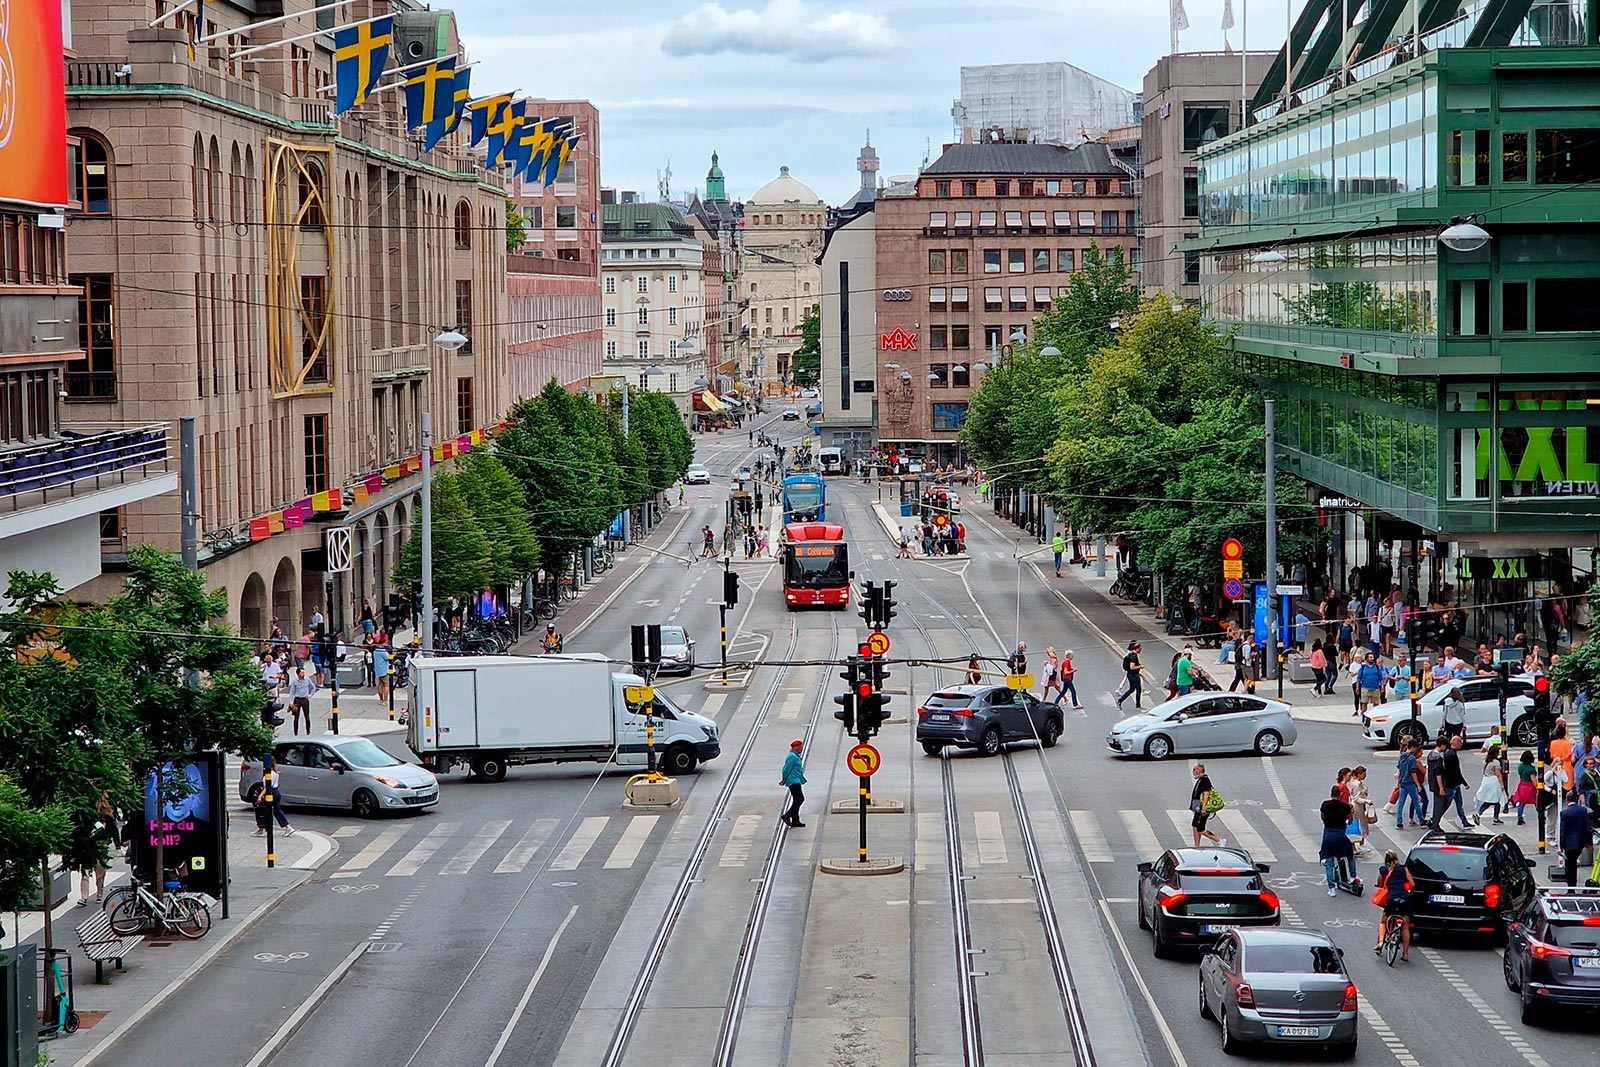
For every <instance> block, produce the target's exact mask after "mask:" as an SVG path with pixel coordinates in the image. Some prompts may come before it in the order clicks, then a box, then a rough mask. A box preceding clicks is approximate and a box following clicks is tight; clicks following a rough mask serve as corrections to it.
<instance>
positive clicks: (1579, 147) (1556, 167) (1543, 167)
mask: <svg viewBox="0 0 1600 1067" xmlns="http://www.w3.org/2000/svg"><path fill="white" fill-rule="evenodd" d="M1534 143H1535V146H1536V148H1537V151H1536V152H1535V153H1534V159H1535V160H1536V170H1535V172H1534V180H1535V181H1536V182H1538V183H1539V184H1540V185H1578V184H1582V183H1584V182H1592V181H1594V180H1595V179H1596V178H1600V146H1597V145H1595V143H1594V137H1593V130H1592V129H1579V130H1535V131H1534Z"/></svg>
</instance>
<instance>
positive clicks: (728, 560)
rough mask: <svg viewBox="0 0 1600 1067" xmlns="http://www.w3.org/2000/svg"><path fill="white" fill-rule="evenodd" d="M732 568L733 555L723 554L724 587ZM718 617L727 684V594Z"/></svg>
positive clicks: (725, 547) (725, 681)
mask: <svg viewBox="0 0 1600 1067" xmlns="http://www.w3.org/2000/svg"><path fill="white" fill-rule="evenodd" d="M723 540H724V541H726V540H727V539H726V538H724V539H723ZM722 547H723V551H724V552H726V551H727V547H728V546H727V545H726V544H724V545H723V546H722ZM732 568H733V557H731V556H726V555H725V556H723V557H722V574H723V578H722V587H723V588H724V589H726V588H727V587H728V578H727V575H728V572H729V571H730V570H732ZM717 618H718V619H719V620H721V622H720V626H721V633H722V684H723V685H727V684H728V598H727V597H726V596H724V597H723V598H722V603H720V604H718V605H717Z"/></svg>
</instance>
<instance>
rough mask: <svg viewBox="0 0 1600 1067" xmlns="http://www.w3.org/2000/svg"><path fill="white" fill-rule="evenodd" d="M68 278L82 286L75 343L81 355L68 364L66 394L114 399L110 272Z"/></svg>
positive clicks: (77, 397)
mask: <svg viewBox="0 0 1600 1067" xmlns="http://www.w3.org/2000/svg"><path fill="white" fill-rule="evenodd" d="M71 282H72V284H73V285H81V286H82V287H83V292H82V293H81V294H79V296H78V346H79V347H80V348H82V349H83V358H82V359H75V360H72V361H71V362H69V363H68V364H67V380H66V386H67V398H68V399H69V400H115V399H116V398H117V332H116V312H115V310H114V308H113V306H112V297H113V295H114V293H115V285H114V284H113V282H112V275H110V274H75V275H73V276H72V278H71Z"/></svg>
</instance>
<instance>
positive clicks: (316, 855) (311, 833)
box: [289, 830, 333, 871]
mask: <svg viewBox="0 0 1600 1067" xmlns="http://www.w3.org/2000/svg"><path fill="white" fill-rule="evenodd" d="M295 836H296V837H308V838H310V839H311V851H310V852H307V853H306V854H305V855H304V856H301V857H300V858H299V859H297V860H295V861H294V862H293V863H291V864H289V866H290V867H292V868H294V869H295V870H299V871H309V870H314V869H316V867H317V866H318V865H320V864H321V863H322V861H323V860H325V859H327V858H328V857H329V856H331V855H333V838H331V837H328V836H327V835H325V834H319V833H317V832H316V831H315V830H301V831H300V832H299V833H298V834H296V835H295Z"/></svg>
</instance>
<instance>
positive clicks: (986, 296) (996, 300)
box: [983, 285, 1005, 311]
mask: <svg viewBox="0 0 1600 1067" xmlns="http://www.w3.org/2000/svg"><path fill="white" fill-rule="evenodd" d="M1004 294H1005V290H1003V289H1001V288H1000V286H998V285H990V286H985V287H984V290H983V310H985V311H999V310H1000V302H1001V301H1002V300H1003V299H1004V298H1005V296H1004Z"/></svg>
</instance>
